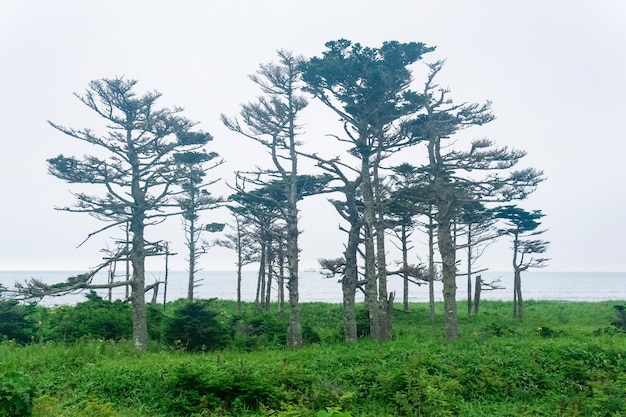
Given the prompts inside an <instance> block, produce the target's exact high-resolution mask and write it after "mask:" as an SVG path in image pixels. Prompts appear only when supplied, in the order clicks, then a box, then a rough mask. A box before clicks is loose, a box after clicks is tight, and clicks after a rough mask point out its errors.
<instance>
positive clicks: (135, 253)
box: [129, 213, 148, 352]
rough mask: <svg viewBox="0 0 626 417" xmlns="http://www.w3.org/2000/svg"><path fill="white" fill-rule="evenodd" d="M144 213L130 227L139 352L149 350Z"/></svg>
mask: <svg viewBox="0 0 626 417" xmlns="http://www.w3.org/2000/svg"><path fill="white" fill-rule="evenodd" d="M143 219H144V216H143V213H135V214H134V216H133V218H132V220H131V225H130V231H131V234H132V245H131V250H130V256H129V257H130V262H131V264H132V267H133V279H132V281H131V296H130V299H131V304H132V306H133V343H134V346H135V348H136V349H137V350H139V351H142V352H145V351H146V350H147V349H148V324H147V321H146V293H145V290H144V289H145V287H146V269H145V260H146V253H145V246H144V245H145V242H144V236H143V229H144V222H143Z"/></svg>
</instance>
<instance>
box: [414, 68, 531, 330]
mask: <svg viewBox="0 0 626 417" xmlns="http://www.w3.org/2000/svg"><path fill="white" fill-rule="evenodd" d="M443 64H444V62H443V61H438V62H435V63H433V64H429V68H430V72H429V75H428V77H427V81H426V83H425V86H424V92H423V95H424V96H425V97H426V103H425V112H424V113H423V114H420V115H419V116H418V117H416V118H415V119H413V120H411V121H410V122H408V123H407V124H406V125H405V127H406V128H407V129H409V130H411V131H412V134H413V135H415V136H417V137H418V138H420V139H421V140H424V141H425V142H426V145H427V151H428V160H429V163H428V166H427V167H426V170H427V174H428V176H429V178H430V185H429V187H430V191H429V192H428V193H427V196H429V198H431V203H432V204H433V206H434V207H435V208H436V223H437V245H438V248H439V253H440V256H441V262H442V266H441V273H442V282H443V298H444V322H445V335H446V337H447V338H448V339H450V340H454V339H457V338H458V325H457V306H456V289H457V287H456V276H457V271H456V261H457V259H456V250H457V248H456V243H455V240H454V233H453V232H454V224H453V222H454V220H455V219H456V218H457V217H458V215H459V212H460V209H461V208H462V207H463V206H464V205H466V204H468V203H470V202H474V201H481V202H496V201H511V200H515V199H522V198H525V197H526V196H527V195H528V194H529V193H530V192H532V191H534V189H535V188H536V186H537V184H538V183H539V182H540V181H542V179H543V178H542V172H540V171H537V170H535V169H532V168H528V169H522V170H517V171H515V170H513V169H512V168H513V167H514V166H515V165H516V164H517V163H518V162H519V161H520V159H521V158H522V157H524V155H525V152H523V151H519V150H510V149H508V148H506V147H503V148H498V147H495V146H494V143H493V141H491V140H489V139H476V140H472V141H471V144H470V146H469V149H468V150H457V149H455V148H454V147H452V146H451V145H449V144H448V143H451V142H447V141H451V140H453V137H454V135H455V134H456V133H458V132H459V131H460V130H462V129H465V128H468V127H472V126H481V125H483V124H485V123H488V122H490V121H492V120H493V119H494V116H493V115H492V113H491V108H490V103H489V102H487V103H486V104H482V105H481V104H474V103H470V104H468V103H463V104H455V103H453V102H452V100H451V99H450V98H448V93H449V90H448V89H446V88H440V87H439V86H438V85H437V84H436V83H435V77H436V75H437V74H438V73H439V72H440V71H441V69H442V68H443ZM467 173H470V174H467Z"/></svg>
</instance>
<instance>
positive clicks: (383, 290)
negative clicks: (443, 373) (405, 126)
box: [372, 151, 394, 340]
mask: <svg viewBox="0 0 626 417" xmlns="http://www.w3.org/2000/svg"><path fill="white" fill-rule="evenodd" d="M380 158H381V155H380V151H379V152H378V154H377V156H376V160H375V163H374V168H373V173H374V175H373V178H372V181H373V187H372V188H373V191H374V207H375V216H376V219H375V223H374V224H375V227H376V277H377V279H378V303H379V308H380V339H381V340H391V338H392V336H393V298H394V295H393V294H389V295H388V294H387V259H386V253H385V220H384V216H385V207H384V204H383V199H382V190H381V188H382V184H381V180H380V177H379V175H378V165H379V164H380Z"/></svg>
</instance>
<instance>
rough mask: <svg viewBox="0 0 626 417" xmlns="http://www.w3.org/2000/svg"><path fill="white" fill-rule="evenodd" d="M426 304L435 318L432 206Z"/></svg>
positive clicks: (430, 210) (431, 315)
mask: <svg viewBox="0 0 626 417" xmlns="http://www.w3.org/2000/svg"><path fill="white" fill-rule="evenodd" d="M428 305H429V309H430V319H431V320H435V227H434V224H433V212H432V206H431V207H430V208H429V210H428Z"/></svg>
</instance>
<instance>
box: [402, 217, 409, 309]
mask: <svg viewBox="0 0 626 417" xmlns="http://www.w3.org/2000/svg"><path fill="white" fill-rule="evenodd" d="M401 239H402V270H403V272H402V278H403V280H402V285H403V288H402V306H403V309H404V311H405V312H408V311H409V272H408V268H409V248H408V245H407V241H406V240H407V239H408V237H407V233H406V224H404V222H403V224H402V234H401Z"/></svg>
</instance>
